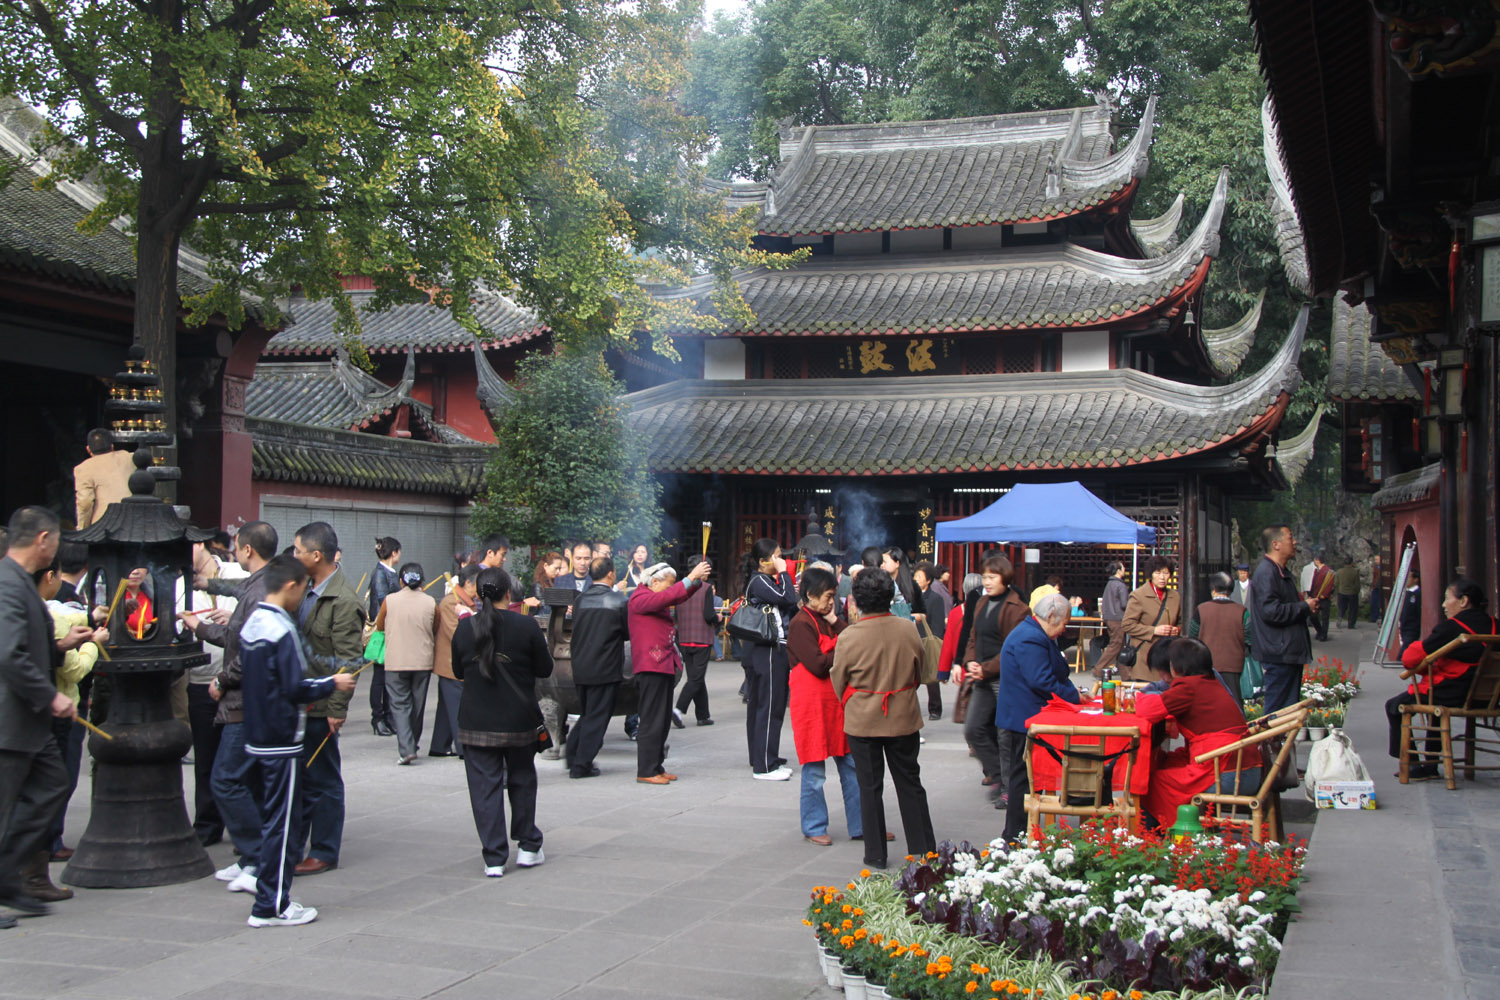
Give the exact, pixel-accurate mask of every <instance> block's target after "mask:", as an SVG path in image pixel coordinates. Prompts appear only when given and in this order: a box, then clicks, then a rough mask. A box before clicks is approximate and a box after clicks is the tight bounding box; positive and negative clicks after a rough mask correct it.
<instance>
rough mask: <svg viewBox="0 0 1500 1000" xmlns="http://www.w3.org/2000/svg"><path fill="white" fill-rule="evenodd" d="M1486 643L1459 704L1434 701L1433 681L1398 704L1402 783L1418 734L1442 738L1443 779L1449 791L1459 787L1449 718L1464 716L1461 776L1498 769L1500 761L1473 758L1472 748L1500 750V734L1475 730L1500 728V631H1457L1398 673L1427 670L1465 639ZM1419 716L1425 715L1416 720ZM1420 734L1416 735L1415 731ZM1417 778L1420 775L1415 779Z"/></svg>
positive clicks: (1406, 675) (1408, 776) (1407, 779)
mask: <svg viewBox="0 0 1500 1000" xmlns="http://www.w3.org/2000/svg"><path fill="white" fill-rule="evenodd" d="M1471 642H1483V643H1489V644H1490V645H1489V646H1487V647H1486V649H1485V652H1484V655H1483V656H1482V657H1480V659H1479V662H1478V663H1477V664H1475V665H1474V675H1473V678H1472V679H1471V680H1470V681H1469V693H1468V695H1467V696H1466V697H1465V699H1464V703H1463V705H1462V706H1459V707H1452V706H1448V705H1438V704H1435V703H1434V702H1433V700H1432V699H1433V691H1432V689H1433V685H1431V684H1429V685H1428V686H1427V692H1426V693H1425V694H1423V693H1421V692H1418V694H1417V700H1416V702H1414V703H1413V704H1410V705H1402V706H1401V758H1400V764H1399V766H1398V770H1397V777H1398V779H1399V780H1400V782H1401V784H1403V785H1405V784H1408V783H1410V781H1411V780H1412V779H1411V751H1412V748H1413V746H1414V744H1415V743H1416V742H1417V740H1418V739H1421V740H1423V741H1424V742H1425V741H1427V740H1432V739H1437V740H1439V741H1440V745H1441V749H1440V750H1439V755H1440V761H1441V764H1442V770H1443V781H1444V783H1445V784H1446V785H1447V786H1448V790H1449V791H1452V790H1454V789H1456V788H1457V787H1458V781H1457V780H1456V778H1455V771H1454V767H1453V720H1454V719H1463V720H1465V726H1464V735H1463V736H1461V737H1459V739H1461V740H1463V743H1464V780H1465V781H1473V780H1474V772H1476V771H1500V764H1475V763H1474V756H1475V753H1476V752H1478V753H1488V754H1500V739H1495V738H1494V737H1483V738H1482V737H1480V736H1479V732H1478V731H1479V730H1481V729H1483V730H1486V731H1487V732H1490V733H1500V706H1497V703H1500V645H1497V644H1500V635H1461V636H1459V637H1458V638H1457V639H1454V640H1453V641H1452V642H1450V643H1448V644H1447V645H1445V646H1443V647H1442V648H1441V649H1439V650H1436V651H1435V652H1433V653H1431V654H1429V655H1428V656H1427V657H1425V658H1424V659H1423V660H1422V662H1421V663H1419V664H1417V665H1416V666H1415V667H1414V668H1412V669H1411V670H1403V671H1402V672H1401V679H1402V680H1406V679H1407V678H1409V677H1412V676H1413V675H1415V674H1425V673H1426V672H1427V671H1429V670H1431V669H1432V663H1433V661H1434V660H1437V659H1439V658H1440V657H1443V656H1446V655H1447V654H1448V653H1450V652H1452V651H1453V650H1455V649H1457V648H1458V647H1460V646H1463V645H1465V644H1466V643H1471ZM1418 716H1422V717H1423V718H1425V719H1427V720H1429V721H1425V722H1421V721H1418V719H1417V717H1418ZM1418 733H1420V734H1421V735H1420V736H1418V735H1417V734H1418ZM1417 780H1421V779H1417Z"/></svg>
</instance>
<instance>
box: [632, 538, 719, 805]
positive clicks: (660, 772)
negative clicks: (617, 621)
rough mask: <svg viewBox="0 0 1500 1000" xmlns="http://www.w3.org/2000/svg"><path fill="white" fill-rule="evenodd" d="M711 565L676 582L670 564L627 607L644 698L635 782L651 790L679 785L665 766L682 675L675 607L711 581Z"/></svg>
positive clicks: (649, 571) (647, 576) (654, 569)
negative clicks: (674, 697)
mask: <svg viewBox="0 0 1500 1000" xmlns="http://www.w3.org/2000/svg"><path fill="white" fill-rule="evenodd" d="M709 568H710V567H709V564H708V561H707V560H704V561H703V562H700V563H699V564H698V565H696V566H694V567H693V568H692V569H691V570H689V571H688V575H687V577H686V578H685V579H684V580H683V581H682V582H681V583H678V582H677V571H676V570H674V569H673V568H672V567H671V566H668V565H667V564H666V563H657V564H656V565H655V566H648V567H647V568H646V569H645V570H644V571H643V579H644V581H645V583H644V585H643V586H640V587H637V588H636V589H635V590H632V591H631V592H630V600H629V601H628V603H627V604H626V610H627V619H626V620H627V622H628V624H629V627H630V669H631V672H632V673H634V674H635V684H636V689H637V690H638V691H639V692H640V705H641V707H640V713H641V722H640V727H639V728H638V729H637V730H636V740H635V780H636V781H639V782H641V783H642V784H646V785H665V784H668V783H669V782H673V781H676V780H677V775H675V774H668V773H667V770H666V768H665V767H663V766H662V762H663V761H664V760H665V759H666V756H667V727H668V726H670V725H671V720H672V687H673V685H675V684H676V683H677V672H678V671H679V670H681V669H682V656H681V654H680V653H678V652H677V643H676V641H675V640H676V638H677V626H676V625H675V624H673V622H672V606H673V605H674V604H681V603H682V602H683V601H685V600H687V596H688V594H690V593H692V590H693V588H694V587H697V586H698V585H699V584H701V583H702V582H703V581H704V579H706V578H707V576H708V571H709Z"/></svg>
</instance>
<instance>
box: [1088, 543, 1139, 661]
mask: <svg viewBox="0 0 1500 1000" xmlns="http://www.w3.org/2000/svg"><path fill="white" fill-rule="evenodd" d="M1105 572H1106V573H1107V574H1109V579H1108V580H1106V581H1105V582H1104V596H1103V597H1102V598H1101V599H1100V600H1099V617H1100V618H1102V619H1103V620H1104V627H1105V628H1106V629H1108V630H1109V645H1107V646H1105V647H1104V652H1103V653H1102V654H1100V656H1099V662H1098V663H1096V664H1095V665H1094V673H1095V674H1097V675H1098V676H1100V677H1103V676H1104V668H1105V667H1108V666H1111V665H1112V664H1113V663H1114V662H1115V657H1116V656H1117V655H1118V654H1119V652H1120V650H1121V649H1122V648H1123V647H1124V645H1125V638H1126V636H1125V625H1124V620H1125V605H1126V604H1127V603H1128V602H1129V601H1130V587H1129V586H1128V585H1127V584H1126V583H1125V564H1124V563H1122V562H1120V561H1119V560H1118V559H1117V560H1115V561H1114V562H1112V563H1110V564H1109V565H1108V566H1107V567H1105Z"/></svg>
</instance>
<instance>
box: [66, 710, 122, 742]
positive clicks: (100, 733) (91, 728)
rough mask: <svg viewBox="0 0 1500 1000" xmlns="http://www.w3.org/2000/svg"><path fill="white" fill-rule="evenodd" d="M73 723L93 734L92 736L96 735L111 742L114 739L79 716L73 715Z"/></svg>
mask: <svg viewBox="0 0 1500 1000" xmlns="http://www.w3.org/2000/svg"><path fill="white" fill-rule="evenodd" d="M73 721H74V722H76V723H78V724H79V725H80V726H82V727H83V728H84V729H87V730H88V731H89V732H91V733H94V734H96V735H98V736H102V737H104V738H105V739H107V740H113V739H114V737H113V736H111V735H109V734H108V733H106V732H105V731H104V730H102V729H100V728H99V727H98V726H96V725H94V724H93V723H92V722H90V721H89V720H88V719H85V718H84V717H83V716H81V715H75V716H73Z"/></svg>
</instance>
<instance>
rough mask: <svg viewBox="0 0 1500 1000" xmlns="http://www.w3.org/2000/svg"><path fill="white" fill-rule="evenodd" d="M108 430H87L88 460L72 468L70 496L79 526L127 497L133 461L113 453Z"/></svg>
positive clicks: (121, 453) (111, 439)
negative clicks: (76, 509)
mask: <svg viewBox="0 0 1500 1000" xmlns="http://www.w3.org/2000/svg"><path fill="white" fill-rule="evenodd" d="M114 448H115V443H114V439H113V438H111V437H110V436H109V431H107V430H105V429H104V428H102V427H96V428H94V429H93V430H91V431H89V436H88V449H89V457H88V458H86V459H84V460H83V461H82V462H79V463H78V464H77V465H75V466H74V467H73V494H74V500H75V502H76V503H77V506H78V522H77V523H78V527H79V528H80V529H83V528H87V527H88V526H89V525H91V524H93V523H94V522H95V521H97V520H99V518H101V517H103V516H104V512H105V511H106V510H108V509H109V505H110V504H112V503H119V502H120V501H121V500H124V499H125V498H126V497H128V496H130V474H131V473H132V472H134V471H135V461H134V460H133V459H132V458H131V454H130V452H128V451H115V450H114Z"/></svg>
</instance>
